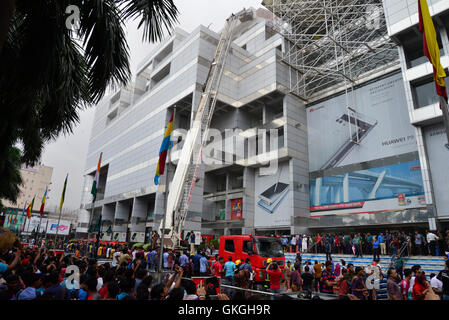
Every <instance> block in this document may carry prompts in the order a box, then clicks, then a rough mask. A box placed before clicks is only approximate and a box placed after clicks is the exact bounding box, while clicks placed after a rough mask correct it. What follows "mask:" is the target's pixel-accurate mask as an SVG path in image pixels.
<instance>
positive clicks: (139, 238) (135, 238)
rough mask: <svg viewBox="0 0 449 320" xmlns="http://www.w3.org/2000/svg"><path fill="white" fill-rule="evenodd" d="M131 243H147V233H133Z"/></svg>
mask: <svg viewBox="0 0 449 320" xmlns="http://www.w3.org/2000/svg"><path fill="white" fill-rule="evenodd" d="M129 242H139V243H142V242H145V232H131V237H130V238H129Z"/></svg>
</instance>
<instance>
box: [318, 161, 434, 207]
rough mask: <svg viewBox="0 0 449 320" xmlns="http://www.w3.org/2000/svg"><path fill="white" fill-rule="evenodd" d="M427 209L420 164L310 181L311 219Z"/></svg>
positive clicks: (394, 165)
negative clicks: (320, 216)
mask: <svg viewBox="0 0 449 320" xmlns="http://www.w3.org/2000/svg"><path fill="white" fill-rule="evenodd" d="M416 156H417V155H416ZM425 206H426V200H425V197H424V185H423V180H422V175H421V167H420V164H419V161H418V160H415V161H410V162H404V163H399V164H393V165H388V166H382V167H378V168H371V169H367V170H360V171H355V172H348V173H342V174H338V175H332V176H324V177H318V178H311V179H310V213H311V216H314V215H315V213H317V212H320V215H322V214H341V213H376V212H383V211H386V210H394V209H398V210H399V209H405V208H421V207H425Z"/></svg>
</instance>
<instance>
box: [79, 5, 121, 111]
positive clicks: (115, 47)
mask: <svg viewBox="0 0 449 320" xmlns="http://www.w3.org/2000/svg"><path fill="white" fill-rule="evenodd" d="M80 11H81V12H80V13H81V17H80V20H81V21H80V24H81V28H80V30H79V35H80V37H81V38H82V39H83V44H84V48H85V58H86V61H87V65H88V67H89V74H88V78H89V88H90V91H91V97H92V100H93V101H94V102H98V101H99V100H100V99H101V97H102V96H103V94H104V92H105V90H106V88H107V87H108V86H109V85H110V84H113V83H120V84H126V82H128V81H129V78H130V67H129V48H128V44H127V42H126V36H125V32H124V29H123V24H122V22H123V20H122V18H121V17H120V14H119V9H118V8H117V6H116V4H115V2H114V1H113V0H87V1H83V5H82V6H81V7H80Z"/></svg>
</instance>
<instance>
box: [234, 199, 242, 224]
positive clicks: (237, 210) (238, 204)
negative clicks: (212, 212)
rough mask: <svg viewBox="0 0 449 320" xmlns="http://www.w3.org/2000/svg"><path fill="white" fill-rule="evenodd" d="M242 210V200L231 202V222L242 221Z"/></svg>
mask: <svg viewBox="0 0 449 320" xmlns="http://www.w3.org/2000/svg"><path fill="white" fill-rule="evenodd" d="M242 208H243V199H242V198H240V199H233V200H231V220H235V219H243V214H242Z"/></svg>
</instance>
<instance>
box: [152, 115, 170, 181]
mask: <svg viewBox="0 0 449 320" xmlns="http://www.w3.org/2000/svg"><path fill="white" fill-rule="evenodd" d="M173 114H174V112H173V113H172V114H171V117H170V121H169V122H168V126H167V129H166V130H165V135H164V140H162V145H161V149H160V151H159V160H158V162H157V167H156V175H155V177H154V184H155V185H158V184H159V177H160V176H161V175H163V174H164V171H165V160H166V159H167V152H168V149H169V148H170V135H171V133H172V131H173Z"/></svg>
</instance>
